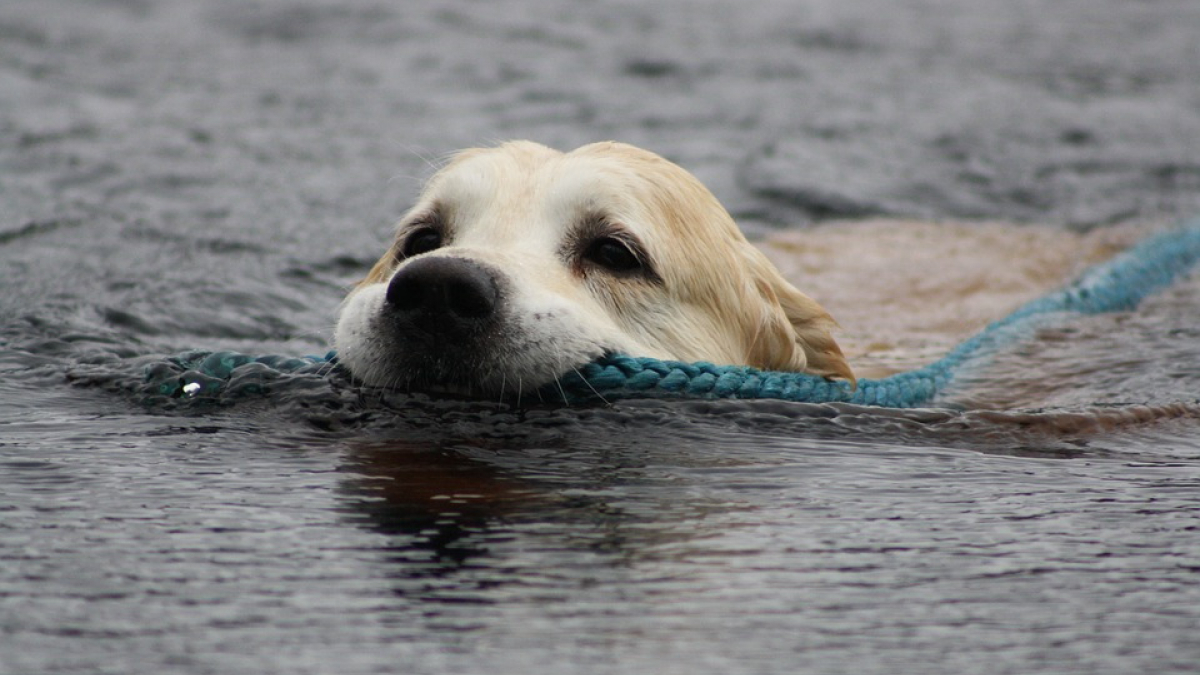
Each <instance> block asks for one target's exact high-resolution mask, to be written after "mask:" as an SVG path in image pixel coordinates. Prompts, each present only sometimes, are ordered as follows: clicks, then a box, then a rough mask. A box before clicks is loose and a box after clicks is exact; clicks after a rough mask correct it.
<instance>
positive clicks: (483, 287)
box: [383, 256, 502, 348]
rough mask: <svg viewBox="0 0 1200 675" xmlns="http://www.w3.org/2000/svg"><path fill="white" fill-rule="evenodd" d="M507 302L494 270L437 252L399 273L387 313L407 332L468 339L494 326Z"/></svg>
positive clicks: (392, 284)
mask: <svg viewBox="0 0 1200 675" xmlns="http://www.w3.org/2000/svg"><path fill="white" fill-rule="evenodd" d="M501 302H502V300H501V293H500V288H499V285H498V283H497V279H496V275H495V273H493V272H492V271H491V270H489V269H487V268H486V267H484V266H482V265H480V264H479V263H476V262H474V261H471V260H467V259H464V258H452V257H442V256H437V257H429V258H421V259H418V260H413V261H412V262H410V263H409V264H407V265H405V266H404V267H403V268H401V269H400V271H398V272H396V275H395V276H394V277H392V280H391V282H390V283H388V288H387V295H386V302H385V304H384V307H383V312H384V316H386V317H388V318H389V319H391V320H392V321H394V322H396V324H397V328H398V329H399V331H400V334H401V336H404V335H408V336H412V335H414V334H420V335H424V336H427V337H429V338H433V339H434V340H463V339H471V338H476V337H478V336H480V335H481V334H484V333H487V332H488V331H489V330H490V329H492V328H493V327H494V326H495V325H496V323H497V322H498V317H499V315H500V306H501ZM431 346H433V345H431ZM436 346H438V347H441V348H447V347H450V348H453V347H454V345H453V344H440V345H436Z"/></svg>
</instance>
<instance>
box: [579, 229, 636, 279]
mask: <svg viewBox="0 0 1200 675" xmlns="http://www.w3.org/2000/svg"><path fill="white" fill-rule="evenodd" d="M583 259H584V260H587V261H589V262H592V263H595V264H597V265H599V266H601V267H603V268H605V269H607V270H611V271H613V272H633V271H635V270H639V269H641V267H642V261H641V260H639V259H638V257H637V254H635V253H634V252H633V251H631V250H630V249H629V246H628V245H627V244H626V243H625V242H623V241H621V240H620V239H617V238H615V237H601V238H600V239H597V240H596V241H594V242H592V243H591V244H590V245H589V246H588V247H587V250H585V251H584V252H583Z"/></svg>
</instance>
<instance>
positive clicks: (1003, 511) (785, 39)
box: [0, 0, 1200, 675]
mask: <svg viewBox="0 0 1200 675" xmlns="http://www.w3.org/2000/svg"><path fill="white" fill-rule="evenodd" d="M1196 35H1200V6H1197V5H1196V4H1195V3H1194V2H1192V0H1157V1H1155V2H1122V1H1120V0H1103V1H1098V0H1021V1H1019V2H1007V3H993V2H983V1H982V0H978V1H977V0H966V1H963V2H956V3H939V2H921V1H918V0H903V1H900V2H895V1H891V0H861V1H858V2H853V3H849V2H821V1H815V0H814V1H808V2H799V3H796V2H784V1H782V0H781V1H778V2H776V1H766V2H758V3H752V4H745V3H717V2H670V1H668V2H656V3H653V4H650V3H616V2H613V3H607V2H606V3H597V2H593V3H585V2H570V3H552V2H540V1H539V0H512V1H506V2H492V3H480V2H466V1H462V2H439V3H420V4H417V3H386V2H379V1H371V0H359V1H340V2H335V1H333V0H312V1H306V2H284V1H282V0H260V1H254V2H222V1H220V0H201V1H195V0H161V1H157V2H150V1H144V0H91V1H88V2H83V1H74V0H8V1H7V2H5V3H3V5H0V138H2V139H5V140H4V141H2V142H0V205H2V206H3V208H2V210H0V673H4V674H6V675H7V674H9V673H12V674H21V675H48V674H59V673H62V674H66V673H72V674H74V673H78V674H84V673H87V674H93V673H112V674H118V673H119V674H123V675H124V674H130V673H156V674H157V673H189V674H190V673H213V674H222V675H226V674H240V673H245V674H251V673H254V674H259V673H289V674H306V673H313V674H318V673H319V674H325V673H338V674H342V673H404V674H422V673H431V674H432V673H485V672H486V673H514V674H515V673H572V674H573V673H664V674H669V673H688V674H692V673H847V674H851V673H853V674H863V673H889V674H891V673H910V672H920V673H955V674H959V673H989V674H991V673H1014V674H1016V673H1113V674H1118V673H1121V674H1124V673H1142V672H1154V673H1194V672H1200V667H1198V666H1197V665H1196V664H1197V663H1198V662H1200V404H1198V403H1197V396H1198V393H1197V392H1200V324H1198V323H1197V321H1196V317H1197V316H1200V280H1197V279H1196V278H1195V277H1193V278H1191V279H1189V280H1185V281H1184V282H1182V283H1180V284H1178V285H1177V286H1175V287H1173V288H1172V289H1170V290H1168V291H1166V292H1164V293H1162V294H1159V295H1157V296H1155V297H1154V298H1151V299H1150V300H1149V301H1148V302H1147V303H1145V304H1144V305H1143V307H1142V308H1140V309H1139V310H1138V311H1137V312H1136V313H1124V314H1116V315H1105V316H1097V317H1088V318H1070V317H1060V318H1056V319H1054V320H1053V321H1051V322H1050V323H1048V324H1047V325H1046V326H1044V327H1043V328H1042V329H1041V330H1040V331H1039V332H1038V333H1036V334H1035V335H1033V336H1031V337H1030V339H1029V340H1028V341H1027V342H1025V343H1023V344H1021V345H1018V346H1016V347H1015V348H1014V349H1013V350H1010V351H1007V352H1005V353H1002V354H1000V355H998V356H997V358H996V359H995V360H994V361H993V362H992V363H990V364H989V365H988V366H987V368H984V369H982V370H981V371H979V372H977V373H974V374H973V379H968V380H966V381H965V382H964V384H963V387H962V388H961V389H960V390H959V391H957V392H955V394H954V398H953V400H950V401H948V402H947V407H944V408H938V409H928V410H918V411H910V412H898V411H886V410H872V409H866V408H855V407H850V406H815V405H801V404H786V403H777V402H758V403H747V402H723V403H706V402H692V403H680V402H675V403H671V402H654V401H646V402H633V401H631V402H625V403H620V404H618V405H615V406H613V407H603V406H599V407H581V408H566V409H563V408H555V407H553V406H549V405H546V406H538V405H534V406H531V407H528V408H521V409H518V408H514V407H510V406H504V405H500V404H491V403H480V402H463V401H451V400H435V399H430V398H428V397H425V396H422V395H419V394H414V395H409V394H405V393H402V392H395V393H391V394H385V395H381V394H379V393H376V392H362V391H358V390H356V389H355V388H353V387H347V386H343V384H340V383H338V382H337V381H336V380H334V379H328V380H323V379H319V378H291V379H289V378H284V379H282V380H280V381H278V382H275V383H274V384H273V389H272V391H271V393H270V394H269V395H267V396H260V397H252V398H248V399H246V400H243V401H238V402H235V403H231V404H230V405H226V406H211V405H209V406H206V405H203V404H195V405H192V404H188V403H187V402H179V403H178V404H166V403H164V402H162V401H152V402H149V404H148V403H147V401H146V399H145V397H144V396H143V395H142V393H143V392H141V391H140V390H139V383H140V379H141V367H142V365H143V364H144V363H145V362H147V361H151V362H152V361H153V360H154V359H157V358H161V356H162V355H164V354H172V353H176V352H179V351H182V350H185V349H190V348H197V347H199V348H207V349H233V350H241V351H246V352H251V353H283V354H314V353H323V352H324V349H325V348H326V347H327V343H328V336H329V333H330V328H331V326H332V323H333V321H334V319H335V316H336V309H337V305H338V303H339V301H340V300H341V298H342V296H343V295H344V293H345V291H346V289H347V288H348V287H349V286H350V285H351V284H353V283H354V281H355V280H356V279H357V278H359V277H360V276H361V275H362V274H363V273H364V272H365V270H366V269H367V268H368V267H369V265H370V263H371V262H372V261H373V260H374V258H375V257H376V256H377V255H378V254H379V252H380V251H381V250H382V245H383V244H382V242H384V241H385V239H386V237H387V233H388V231H389V229H390V226H391V222H392V221H393V220H394V219H395V218H396V217H397V216H398V215H399V214H400V213H402V212H403V210H404V209H405V207H406V204H407V202H408V200H410V199H411V198H412V196H413V194H414V191H415V189H416V187H417V185H419V183H420V180H421V179H422V178H423V177H425V176H427V175H428V174H429V172H430V170H431V165H432V164H435V163H436V161H437V159H438V158H439V157H440V156H442V155H444V154H445V153H447V152H449V151H452V150H454V149H456V148H459V147H463V146H469V145H476V144H480V143H487V142H491V141H496V140H501V139H506V138H513V137H529V138H534V139H536V140H540V141H542V142H546V143H548V144H551V145H556V146H560V147H564V148H565V147H570V146H574V145H578V144H582V143H585V142H588V141H592V140H597V139H603V138H617V139H620V140H625V141H630V142H634V143H638V144H640V145H644V146H646V147H649V148H651V149H653V150H656V151H659V152H661V153H663V154H665V155H667V156H668V157H670V158H671V159H674V160H676V161H678V162H680V163H681V164H683V165H684V166H686V167H687V168H689V169H691V170H693V171H694V172H695V173H696V174H697V175H698V176H699V177H700V178H701V179H702V180H704V181H705V182H706V183H707V184H708V185H709V186H710V187H711V188H712V189H713V191H714V192H715V193H716V194H717V195H718V196H719V197H720V198H721V199H722V200H723V201H724V202H725V203H726V204H727V205H728V206H729V208H730V209H731V211H732V212H733V213H734V214H735V216H736V217H737V218H738V219H739V222H741V223H742V225H743V227H744V228H745V229H746V230H747V231H748V232H749V233H751V234H752V235H756V236H757V235H763V234H765V233H769V232H771V231H773V230H775V229H777V228H782V227H804V226H807V225H809V224H811V223H813V222H817V221H824V220H827V219H830V218H837V217H858V216H871V215H887V216H903V217H923V218H979V219H1001V220H1011V221H1022V222H1029V223H1033V224H1034V226H1037V227H1059V228H1072V229H1091V228H1096V227H1103V226H1106V225H1109V224H1112V223H1118V222H1126V221H1140V220H1146V221H1151V220H1171V219H1179V218H1185V217H1190V216H1193V215H1195V214H1197V213H1200V164H1198V163H1197V160H1196V158H1197V157H1200V71H1198V70H1197V69H1196V68H1195V67H1194V64H1195V63H1197V62H1200V41H1197V40H1196V39H1195V37H1196Z"/></svg>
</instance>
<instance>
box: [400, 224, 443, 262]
mask: <svg viewBox="0 0 1200 675" xmlns="http://www.w3.org/2000/svg"><path fill="white" fill-rule="evenodd" d="M441 247H442V233H441V232H438V231H437V230H435V229H433V228H432V227H423V228H421V229H419V230H417V231H416V232H413V233H412V234H410V235H408V239H405V240H404V244H403V245H402V246H401V247H400V255H401V257H403V258H411V257H413V256H415V255H421V254H422V253H429V252H430V251H436V250H437V249H439V248H441Z"/></svg>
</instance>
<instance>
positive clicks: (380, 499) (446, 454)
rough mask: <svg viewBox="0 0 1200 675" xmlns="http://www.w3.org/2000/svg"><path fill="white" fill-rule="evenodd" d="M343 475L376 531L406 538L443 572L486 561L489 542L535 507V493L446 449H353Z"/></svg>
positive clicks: (416, 444)
mask: <svg viewBox="0 0 1200 675" xmlns="http://www.w3.org/2000/svg"><path fill="white" fill-rule="evenodd" d="M342 470H343V471H345V472H347V473H348V474H349V477H348V478H347V480H346V481H345V483H344V484H343V488H344V491H345V493H346V494H347V497H348V500H349V502H350V503H351V504H352V505H353V506H354V508H355V510H356V511H357V512H358V513H359V514H361V515H362V516H365V518H366V520H367V522H368V523H369V525H370V527H371V528H373V529H375V530H377V531H379V532H381V533H384V534H388V535H403V536H406V537H408V538H409V539H410V544H409V545H410V546H412V547H413V548H415V549H419V550H424V551H428V552H429V553H431V554H432V556H433V562H434V563H435V568H437V569H441V570H445V569H453V568H456V567H459V566H462V565H464V564H466V563H467V562H468V561H470V560H471V559H472V558H476V557H479V556H482V555H486V553H487V549H486V547H485V546H483V545H482V544H481V543H480V541H481V539H482V538H483V535H485V534H487V533H488V532H489V531H491V529H492V528H493V527H494V526H495V525H496V524H497V523H498V522H499V521H501V520H502V519H503V517H504V516H505V515H506V514H508V513H511V512H512V511H513V510H514V509H516V508H518V507H519V506H521V505H522V504H523V503H525V502H528V501H531V500H534V499H536V493H535V491H534V489H533V487H532V486H531V485H529V484H525V483H523V481H522V480H521V479H519V478H517V477H514V476H511V475H507V474H506V472H504V471H503V470H501V469H498V468H497V467H495V466H492V465H489V464H487V463H484V462H481V461H478V460H475V459H471V458H470V457H467V456H466V455H464V454H463V453H462V452H460V451H458V450H456V449H455V447H454V446H453V445H452V444H450V443H447V442H445V441H440V442H439V441H412V440H401V439H396V440H389V441H382V440H380V441H368V442H363V443H358V444H352V445H351V446H350V450H349V455H348V457H347V461H346V463H345V464H344V465H343V467H342Z"/></svg>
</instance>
